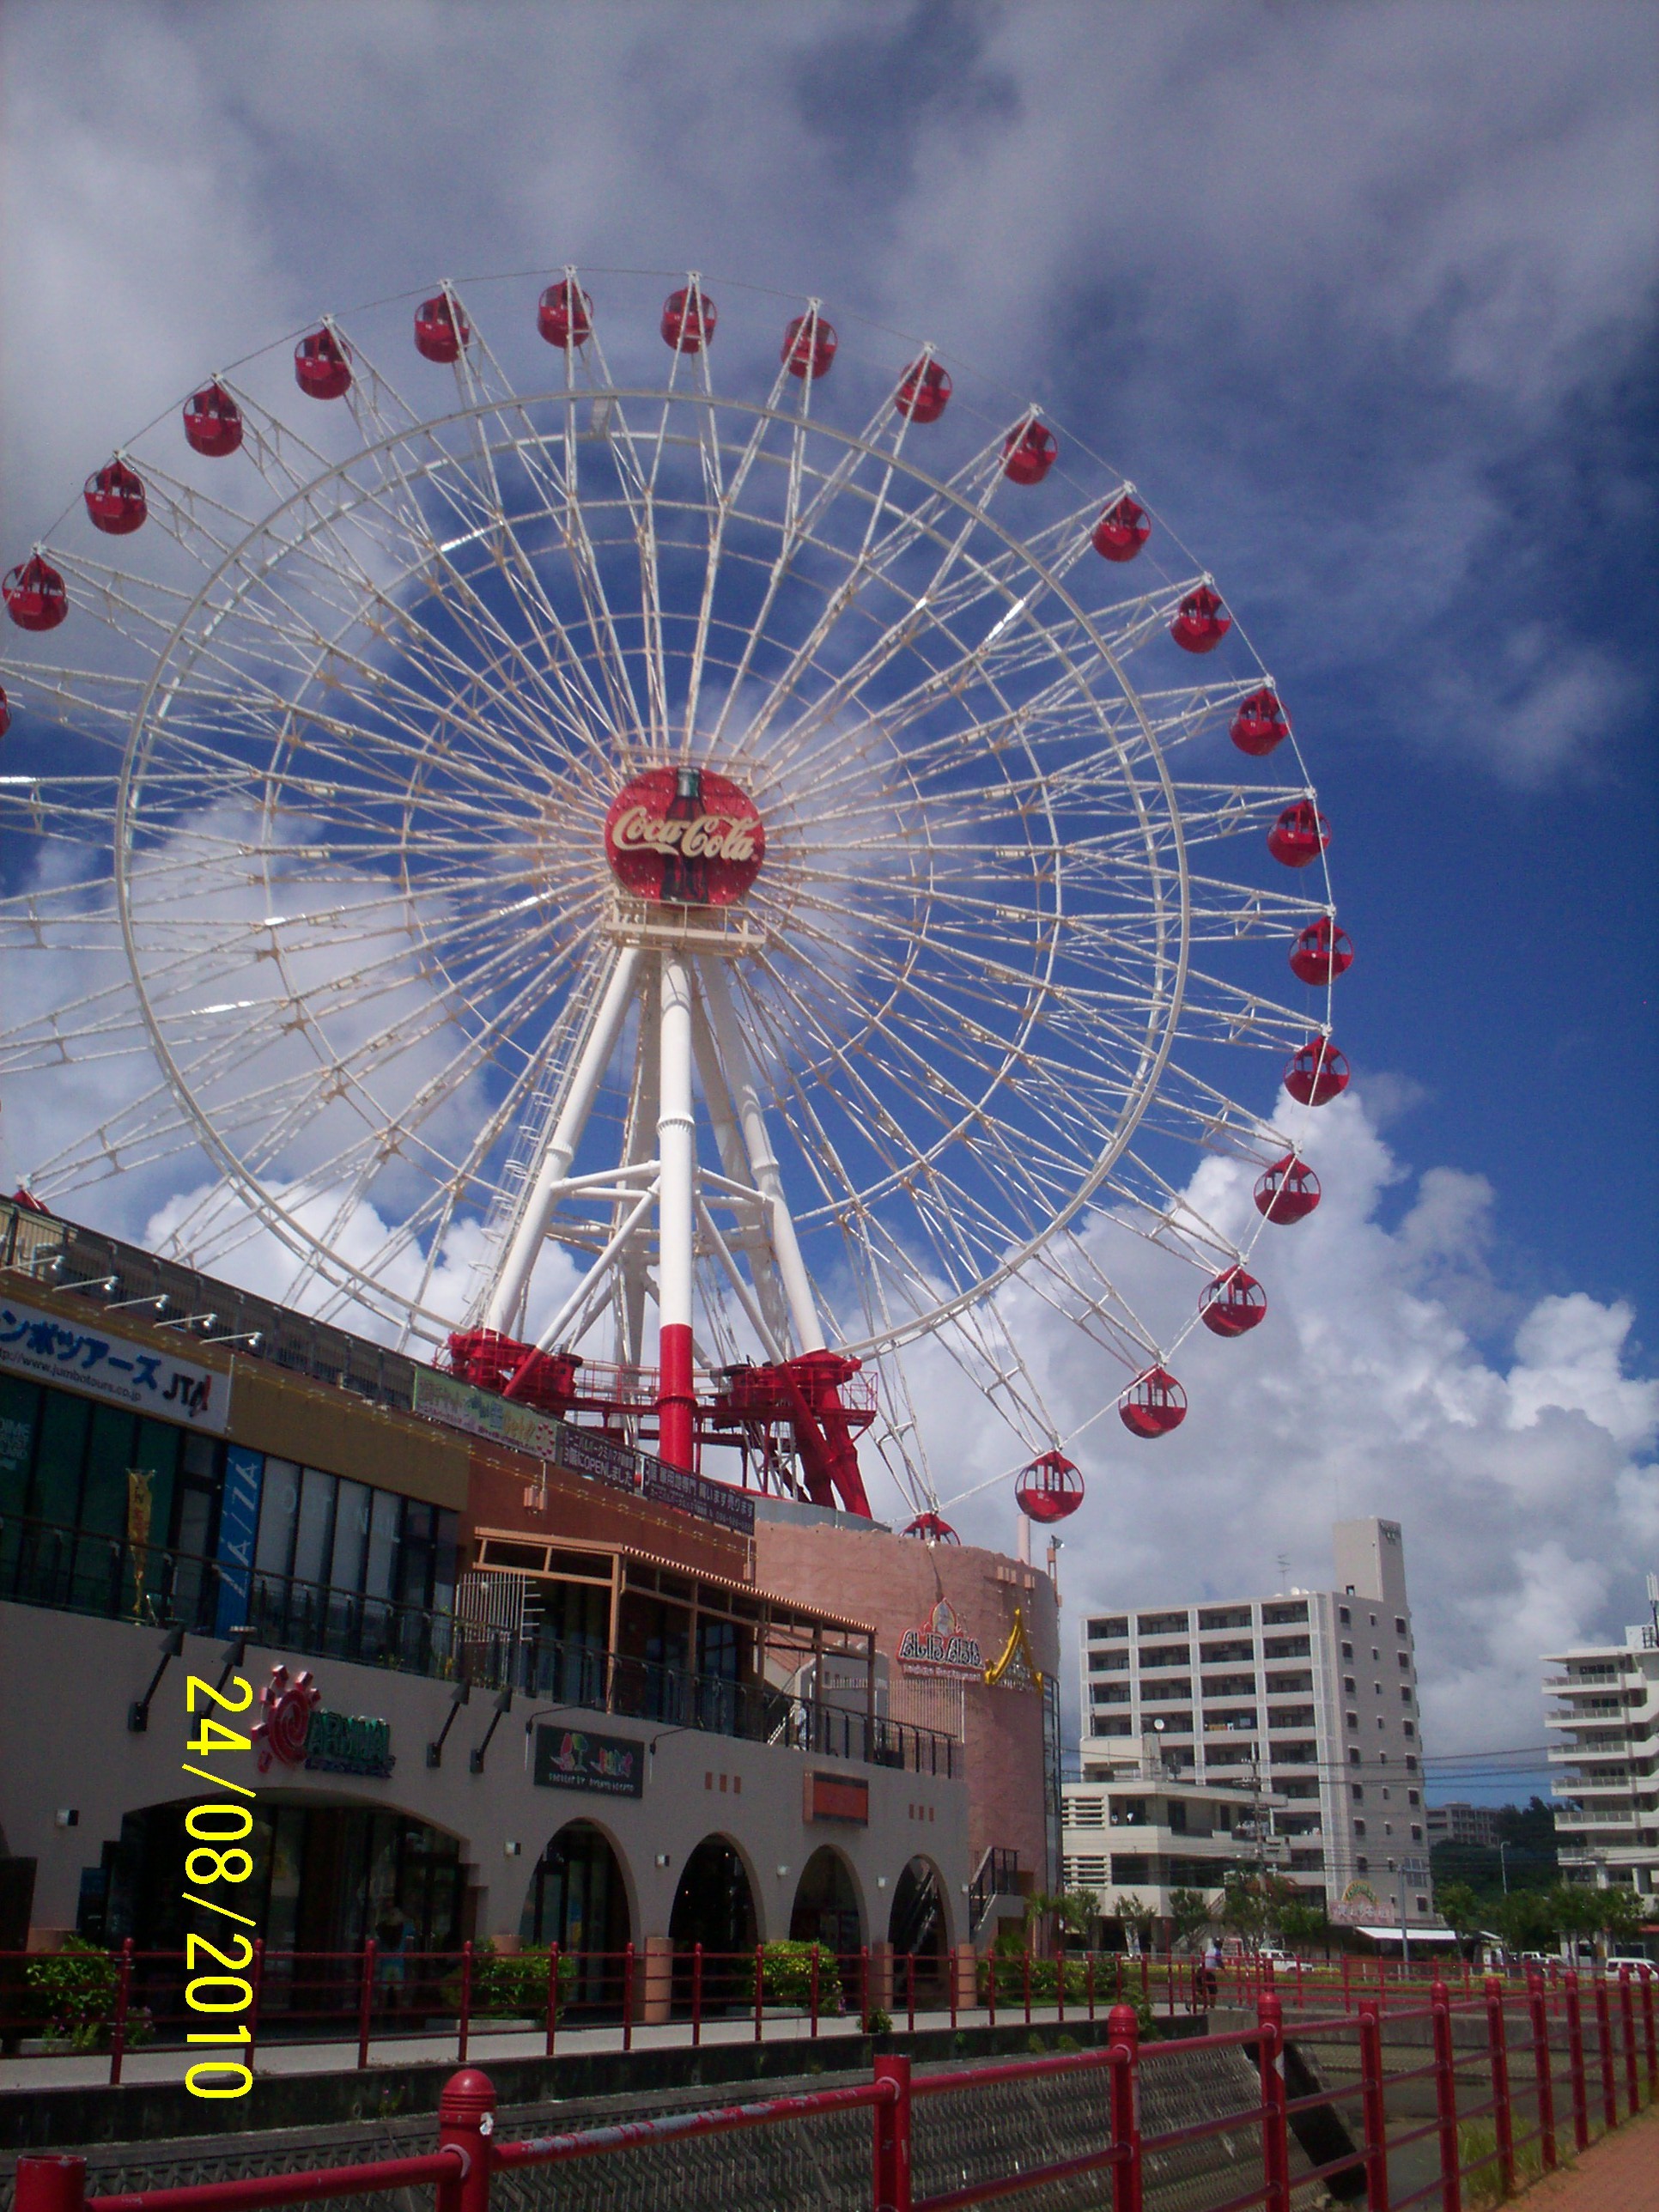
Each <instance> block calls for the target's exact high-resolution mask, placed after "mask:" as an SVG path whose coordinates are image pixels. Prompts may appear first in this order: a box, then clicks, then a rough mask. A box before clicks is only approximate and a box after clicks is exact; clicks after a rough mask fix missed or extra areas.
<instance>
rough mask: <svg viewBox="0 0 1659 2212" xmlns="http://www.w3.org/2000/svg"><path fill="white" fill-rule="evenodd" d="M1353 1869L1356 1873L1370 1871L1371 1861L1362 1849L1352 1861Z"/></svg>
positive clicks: (1367, 1872)
mask: <svg viewBox="0 0 1659 2212" xmlns="http://www.w3.org/2000/svg"><path fill="white" fill-rule="evenodd" d="M1353 1869H1354V1872H1355V1873H1356V1874H1369V1873H1370V1870H1371V1863H1370V1860H1369V1859H1368V1858H1367V1857H1365V1854H1364V1851H1361V1853H1360V1854H1359V1857H1358V1858H1357V1859H1356V1860H1355V1861H1354V1863H1353Z"/></svg>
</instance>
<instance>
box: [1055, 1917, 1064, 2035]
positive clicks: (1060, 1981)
mask: <svg viewBox="0 0 1659 2212" xmlns="http://www.w3.org/2000/svg"><path fill="white" fill-rule="evenodd" d="M1065 2017H1066V1947H1065V1945H1064V1944H1063V1943H1061V1942H1060V1939H1059V1937H1058V1936H1056V1937H1055V1939H1054V2018H1055V2020H1056V2021H1063V2020H1064V2019H1065Z"/></svg>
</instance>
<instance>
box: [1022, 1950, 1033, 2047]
mask: <svg viewBox="0 0 1659 2212" xmlns="http://www.w3.org/2000/svg"><path fill="white" fill-rule="evenodd" d="M1020 1964H1021V1966H1022V1967H1023V1968H1024V1975H1025V2025H1026V2027H1030V2025H1031V1947H1030V1944H1029V1943H1028V1944H1027V1945H1026V1946H1025V1950H1024V1955H1023V1957H1022V1959H1021V1961H1020Z"/></svg>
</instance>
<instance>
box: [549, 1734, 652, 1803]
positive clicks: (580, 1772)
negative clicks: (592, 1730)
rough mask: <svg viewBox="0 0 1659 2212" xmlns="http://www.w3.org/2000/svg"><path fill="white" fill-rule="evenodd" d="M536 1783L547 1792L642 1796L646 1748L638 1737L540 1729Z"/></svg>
mask: <svg viewBox="0 0 1659 2212" xmlns="http://www.w3.org/2000/svg"><path fill="white" fill-rule="evenodd" d="M536 1780H537V1782H538V1784H540V1786H541V1787H542V1788H543V1789H544V1790H586V1791H587V1792H588V1793H589V1795H590V1796H595V1797H639V1796H643V1795H644V1792H645V1746H644V1744H643V1743H642V1742H641V1741H640V1740H639V1738H638V1737H637V1736H628V1735H589V1734H588V1732H587V1731H586V1729H566V1728H538V1729H537V1731H536Z"/></svg>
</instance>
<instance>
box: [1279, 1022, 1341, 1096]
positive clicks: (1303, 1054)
mask: <svg viewBox="0 0 1659 2212" xmlns="http://www.w3.org/2000/svg"><path fill="white" fill-rule="evenodd" d="M1348 1076H1349V1069H1348V1063H1347V1061H1346V1060H1345V1059H1344V1058H1343V1057H1342V1054H1340V1052H1339V1051H1338V1050H1337V1048H1336V1047H1335V1046H1334V1044H1333V1043H1332V1042H1331V1041H1330V1039H1329V1038H1328V1036H1310V1038H1309V1039H1308V1042H1306V1044H1304V1046H1303V1048H1302V1049H1301V1051H1300V1052H1297V1053H1293V1054H1291V1059H1290V1061H1289V1063H1288V1064H1287V1066H1286V1067H1285V1089H1286V1090H1287V1091H1289V1092H1290V1094H1291V1097H1292V1098H1294V1099H1295V1100H1296V1102H1297V1104H1298V1105H1299V1106H1328V1105H1329V1104H1330V1103H1331V1101H1332V1099H1333V1098H1340V1097H1341V1096H1342V1093H1343V1092H1344V1091H1346V1089H1347V1087H1348Z"/></svg>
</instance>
